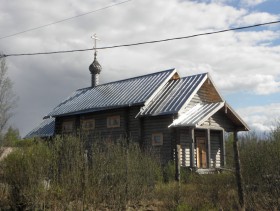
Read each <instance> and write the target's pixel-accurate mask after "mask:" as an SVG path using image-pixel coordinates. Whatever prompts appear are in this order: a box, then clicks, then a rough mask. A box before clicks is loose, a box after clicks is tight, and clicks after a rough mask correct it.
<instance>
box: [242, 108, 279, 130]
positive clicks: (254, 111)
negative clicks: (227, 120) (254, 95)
mask: <svg viewBox="0 0 280 211" xmlns="http://www.w3.org/2000/svg"><path fill="white" fill-rule="evenodd" d="M237 112H238V113H239V114H240V115H241V116H242V117H243V118H244V121H245V122H246V123H248V125H249V126H250V127H251V129H252V130H256V131H261V132H265V131H270V130H272V129H273V128H274V127H275V126H276V125H275V124H276V122H279V120H280V103H273V104H267V105H263V106H250V107H246V108H241V109H237Z"/></svg>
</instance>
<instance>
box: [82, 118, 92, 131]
mask: <svg viewBox="0 0 280 211" xmlns="http://www.w3.org/2000/svg"><path fill="white" fill-rule="evenodd" d="M81 129H82V130H94V129H95V119H82V120H81Z"/></svg>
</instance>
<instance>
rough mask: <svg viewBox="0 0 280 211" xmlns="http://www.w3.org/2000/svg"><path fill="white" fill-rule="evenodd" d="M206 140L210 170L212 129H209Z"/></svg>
mask: <svg viewBox="0 0 280 211" xmlns="http://www.w3.org/2000/svg"><path fill="white" fill-rule="evenodd" d="M206 139H207V155H208V156H207V161H208V163H207V166H208V168H211V143H210V129H207V135H206Z"/></svg>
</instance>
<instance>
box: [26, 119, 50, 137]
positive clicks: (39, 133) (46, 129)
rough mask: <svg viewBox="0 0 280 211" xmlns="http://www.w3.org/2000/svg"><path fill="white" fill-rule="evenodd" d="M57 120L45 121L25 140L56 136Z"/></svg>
mask: <svg viewBox="0 0 280 211" xmlns="http://www.w3.org/2000/svg"><path fill="white" fill-rule="evenodd" d="M54 126H55V118H48V119H45V120H44V121H43V122H42V123H41V124H40V125H39V126H38V127H36V128H34V129H33V130H32V131H30V132H29V133H28V134H27V135H26V136H25V137H24V138H34V137H41V138H43V137H51V136H53V135H54Z"/></svg>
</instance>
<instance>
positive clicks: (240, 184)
mask: <svg viewBox="0 0 280 211" xmlns="http://www.w3.org/2000/svg"><path fill="white" fill-rule="evenodd" d="M233 138H234V140H233V153H234V161H235V177H236V184H237V190H238V198H239V204H240V208H241V210H245V199H244V187H243V179H242V175H241V168H240V157H239V149H238V137H237V131H234V134H233Z"/></svg>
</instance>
